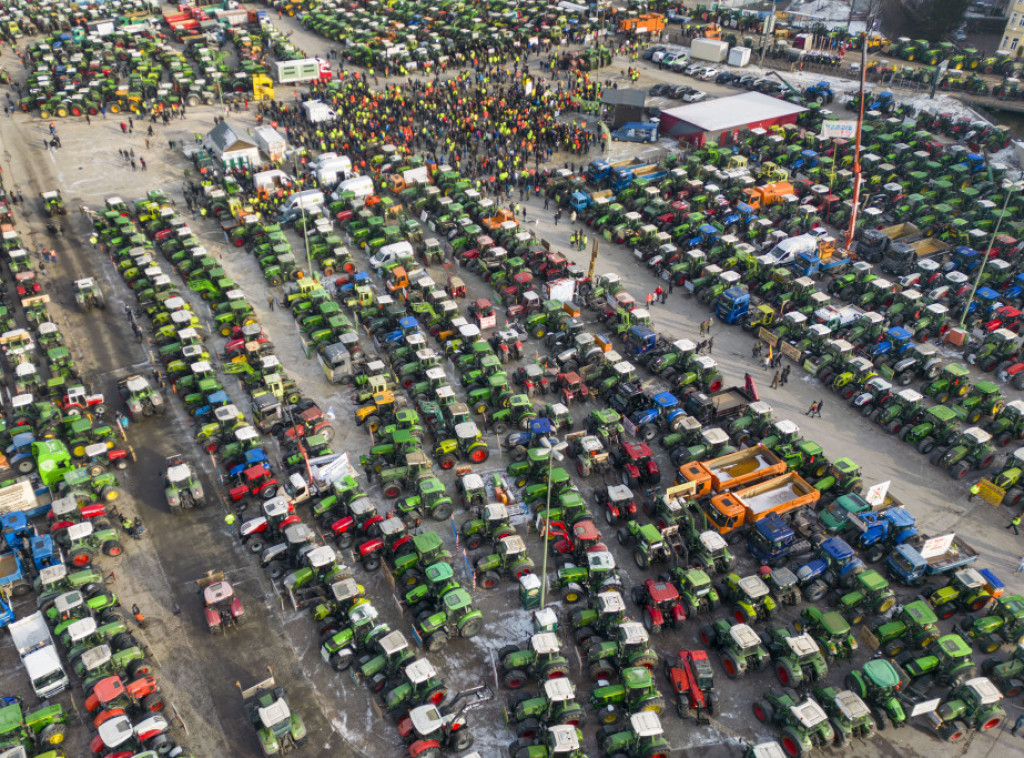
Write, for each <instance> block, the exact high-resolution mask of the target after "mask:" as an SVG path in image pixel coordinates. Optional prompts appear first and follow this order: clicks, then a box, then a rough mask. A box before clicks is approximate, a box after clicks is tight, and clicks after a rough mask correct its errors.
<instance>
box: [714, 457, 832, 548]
mask: <svg viewBox="0 0 1024 758" xmlns="http://www.w3.org/2000/svg"><path fill="white" fill-rule="evenodd" d="M819 497H821V493H819V492H818V490H816V489H815V488H814V487H813V486H811V485H810V484H808V483H807V481H805V480H804V478H803V477H801V476H800V475H799V474H797V473H796V472H795V471H789V472H787V473H785V474H783V475H782V476H777V477H775V478H774V479H768V480H766V481H763V482H758V483H757V484H755V485H753V486H750V487H747V488H746V489H742V490H738V491H735V492H724V493H722V494H720V495H715V496H714V497H712V498H711V500H710V501H708V502H707V503H705V505H704V513H705V515H706V516H707V518H708V525H709V526H710V528H712V529H714V530H715V531H717V532H718V533H719V534H722V535H724V536H725V537H726V539H727V540H728V541H730V542H735V541H736V540H738V539H739V537H740V536H741V533H742V532H743V531H744V529H743V527H745V526H750V525H752V524H755V523H757V522H758V521H759V520H761V519H762V518H765V517H766V516H768V515H769V514H772V513H775V514H778V515H779V516H783V515H785V514H787V513H790V512H792V511H795V510H797V509H799V508H803V507H804V506H806V505H811V504H812V503H816V502H817V501H818V498H819Z"/></svg>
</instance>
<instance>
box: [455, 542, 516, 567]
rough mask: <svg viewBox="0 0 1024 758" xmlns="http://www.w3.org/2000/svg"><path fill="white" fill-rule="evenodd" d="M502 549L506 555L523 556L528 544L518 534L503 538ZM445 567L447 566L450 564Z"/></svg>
mask: <svg viewBox="0 0 1024 758" xmlns="http://www.w3.org/2000/svg"><path fill="white" fill-rule="evenodd" d="M500 547H501V550H502V552H504V553H505V555H521V554H522V553H525V552H526V543H525V542H523V538H522V537H520V536H519V535H518V534H510V535H508V536H506V537H502V538H501V544H500ZM445 565H446V566H447V565H448V564H445Z"/></svg>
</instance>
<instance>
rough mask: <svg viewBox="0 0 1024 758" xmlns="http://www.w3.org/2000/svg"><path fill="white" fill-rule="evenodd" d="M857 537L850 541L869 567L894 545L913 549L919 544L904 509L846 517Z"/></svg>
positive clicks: (914, 523) (910, 518)
mask: <svg viewBox="0 0 1024 758" xmlns="http://www.w3.org/2000/svg"><path fill="white" fill-rule="evenodd" d="M850 521H851V522H852V523H853V525H854V526H855V527H856V528H857V530H858V531H859V532H860V534H858V535H857V537H856V539H854V540H853V544H854V545H855V546H856V547H857V549H858V550H862V551H863V552H864V559H865V560H867V561H868V562H869V563H877V562H878V561H880V560H882V558H884V557H885V556H886V555H887V554H888V553H889V551H891V550H892V549H893V548H894V547H896V546H897V545H903V544H908V545H911V546H916V545H919V544H920V543H921V539H922V538H921V535H920V533H919V532H918V531H917V522H916V521H915V520H914V517H913V516H912V515H911V514H910V511H908V510H907V509H906V508H902V507H899V506H897V507H895V508H889V509H888V510H884V511H871V512H869V513H860V514H856V515H851V516H850Z"/></svg>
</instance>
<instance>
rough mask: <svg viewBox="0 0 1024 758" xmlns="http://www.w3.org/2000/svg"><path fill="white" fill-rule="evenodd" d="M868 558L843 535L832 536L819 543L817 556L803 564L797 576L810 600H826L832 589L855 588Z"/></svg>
mask: <svg viewBox="0 0 1024 758" xmlns="http://www.w3.org/2000/svg"><path fill="white" fill-rule="evenodd" d="M866 570H867V567H866V566H865V565H864V561H862V560H861V559H860V556H858V555H857V552H856V551H855V550H854V549H853V548H852V547H850V545H849V543H848V542H847V541H846V540H844V539H843V538H842V537H829V538H828V539H827V540H825V541H824V542H822V543H821V544H820V545H818V550H817V553H816V557H815V558H813V559H812V560H810V561H808V562H807V563H805V564H804V565H803V566H801V567H800V568H799V569H798V570H797V572H796V576H797V579H799V581H800V586H801V587H802V588H803V592H804V597H805V598H807V601H808V602H809V603H817V602H819V601H820V600H822V599H823V598H824V597H825V595H826V594H827V593H828V591H829V589H831V588H843V589H850V588H852V587H853V586H854V585H855V583H856V581H857V575H858V574H860V573H862V572H864V571H866Z"/></svg>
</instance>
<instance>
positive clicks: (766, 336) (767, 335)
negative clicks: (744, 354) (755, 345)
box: [757, 326, 779, 347]
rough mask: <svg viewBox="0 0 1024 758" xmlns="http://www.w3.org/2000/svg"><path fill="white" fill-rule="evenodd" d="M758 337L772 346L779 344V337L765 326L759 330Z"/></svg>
mask: <svg viewBox="0 0 1024 758" xmlns="http://www.w3.org/2000/svg"><path fill="white" fill-rule="evenodd" d="M757 338H758V339H759V340H761V341H762V342H767V343H768V344H769V345H771V346H772V347H775V346H776V345H778V344H779V338H778V337H776V336H775V335H774V334H772V333H771V332H769V331H768V330H767V329H765V328H764V327H763V326H762V327H761V328H760V329H758V330H757Z"/></svg>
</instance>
